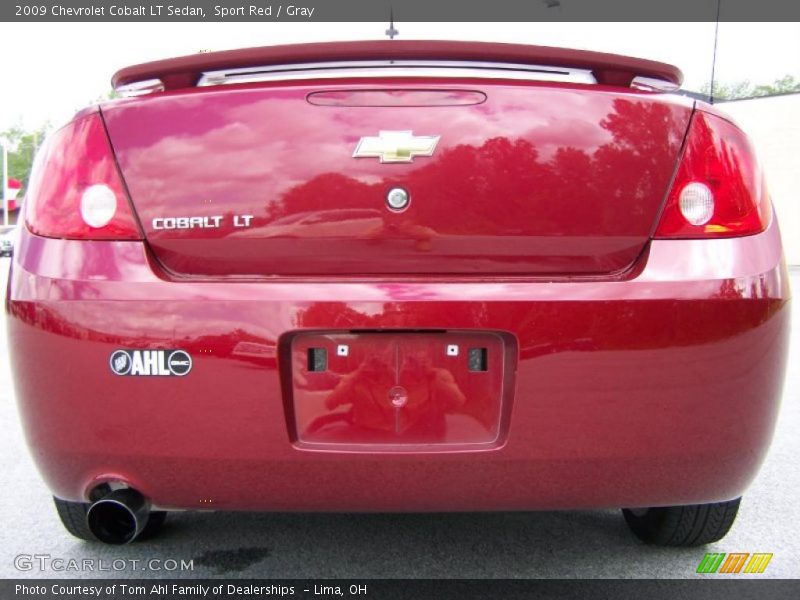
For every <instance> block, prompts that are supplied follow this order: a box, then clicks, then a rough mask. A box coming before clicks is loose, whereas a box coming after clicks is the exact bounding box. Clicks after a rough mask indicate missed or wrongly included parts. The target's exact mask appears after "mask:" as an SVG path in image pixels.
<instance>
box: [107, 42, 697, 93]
mask: <svg viewBox="0 0 800 600" xmlns="http://www.w3.org/2000/svg"><path fill="white" fill-rule="evenodd" d="M364 60H373V61H374V60H385V61H391V60H419V61H482V62H494V63H509V64H518V65H537V66H548V67H560V68H566V69H570V68H572V69H584V70H587V71H590V72H591V73H592V75H593V76H594V78H595V80H596V81H597V83H599V84H603V85H613V86H620V87H630V86H631V84H635V83H636V81H635V80H640V81H643V82H645V87H646V86H647V85H649V84H652V85H651V87H653V88H656V89H657V88H659V84H664V87H666V88H672V89H676V88H678V87H680V84H681V83H682V81H683V73H681V71H680V69H678V68H677V67H674V66H672V65H668V64H665V63H660V62H656V61H652V60H644V59H640V58H630V57H627V56H619V55H616V54H606V53H602V52H590V51H587V50H569V49H564V48H552V47H547V46H527V45H522V44H498V43H486V42H450V41H421V40H420V41H417V40H378V41H369V42H326V43H316V44H293V45H287V46H263V47H259V48H243V49H240V50H226V51H223V52H206V53H199V54H193V55H191V56H182V57H179V58H170V59H166V60H158V61H154V62H149V63H142V64H139V65H133V66H130V67H125V68H124V69H120V70H119V71H117V72H116V73H115V74H114V76H113V77H112V78H111V84H112V86H113V87H114V89H115V90H121V89H122V88H139V89H141V90H142V91H145V90H148V89H149V90H151V91H156V90H177V89H182V88H191V87H194V86H196V85H197V84H198V82H199V81H200V80H201V78H202V77H203V75H204V74H205V73H207V72H209V71H224V70H229V69H242V68H253V67H269V66H274V65H287V66H288V65H300V64H306V63H328V62H330V63H334V62H337V63H341V62H348V61H364Z"/></svg>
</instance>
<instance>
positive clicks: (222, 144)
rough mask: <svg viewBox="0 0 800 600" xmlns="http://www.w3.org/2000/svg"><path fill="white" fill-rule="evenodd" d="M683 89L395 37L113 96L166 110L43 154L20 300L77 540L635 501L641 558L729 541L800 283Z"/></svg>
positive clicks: (182, 70) (15, 285) (521, 50)
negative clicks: (289, 513) (280, 521)
mask: <svg viewBox="0 0 800 600" xmlns="http://www.w3.org/2000/svg"><path fill="white" fill-rule="evenodd" d="M680 77H681V76H680V72H679V71H678V70H677V69H675V68H674V67H670V66H668V65H662V64H659V63H652V62H649V61H640V60H635V59H628V58H624V57H616V56H611V55H601V54H596V53H588V52H575V51H563V50H556V49H549V48H536V47H526V46H512V45H502V44H474V43H469V44H466V43H443V42H441V43H436V42H397V41H394V42H371V43H348V44H316V45H305V46H286V47H274V48H262V49H253V50H246V51H236V52H227V53H217V54H203V55H198V56H195V57H187V58H184V59H173V60H171V61H163V62H160V63H152V64H149V65H140V66H137V67H131V68H129V69H124V70H123V71H121V72H119V73H118V74H117V75H116V76H115V83H116V84H117V85H119V86H123V87H127V90H128V91H132V90H133V91H138V92H150V93H145V94H142V95H138V96H136V97H133V98H129V99H125V100H120V101H116V102H113V103H110V104H107V105H103V106H101V107H95V108H91V109H87V110H86V111H83V112H82V113H80V114H79V115H77V116H76V118H75V119H74V120H73V121H72V122H71V123H70V124H68V125H66V126H65V127H64V128H62V129H61V130H60V131H58V132H57V133H55V134H54V135H53V136H52V137H51V139H50V140H49V142H48V144H47V146H46V148H45V149H44V150H43V151H42V154H41V155H40V157H39V159H38V166H37V169H36V171H35V173H34V175H33V176H32V178H31V183H30V185H29V189H28V193H27V204H26V207H27V208H26V216H25V223H26V226H25V229H24V230H23V231H22V232H21V236H20V243H19V249H18V250H17V252H16V254H15V257H14V264H13V268H12V275H11V278H10V284H9V295H8V303H7V310H8V315H9V335H10V336H11V338H12V342H13V344H14V347H15V352H14V355H13V357H12V358H13V361H14V371H15V374H16V375H15V377H16V387H17V397H18V400H19V403H20V407H21V413H22V418H23V420H24V424H25V429H26V433H27V436H28V441H29V443H30V445H31V448H32V450H33V454H34V457H35V458H36V460H37V462H38V464H39V467H40V469H41V471H42V473H43V475H44V477H45V479H46V481H47V483H48V484H49V486H50V488H51V489H52V491H53V494H54V495H55V497H56V505H57V507H58V510H59V513H60V514H61V515H62V518H64V521H65V524H66V525H67V527H68V529H70V531H71V532H72V533H74V534H76V535H78V536H79V537H87V538H88V537H95V538H98V539H100V540H102V541H107V542H116V543H119V542H127V541H130V540H132V539H134V538H135V537H136V536H137V535H139V533H141V532H142V531H144V530H146V529H147V528H148V527H150V528H151V529H153V528H155V527H157V525H158V524H160V522H161V520H163V514H164V512H163V511H165V510H169V509H191V508H197V509H208V508H215V509H220V510H226V509H227V510H236V509H258V510H303V511H308V510H321V511H434V510H435V511H442V510H445V511H455V510H529V509H544V508H548V509H549V508H588V507H626V508H630V510H626V511H625V517H626V519H627V520H628V522H629V524H630V525H631V527H632V528H633V530H634V532H635V533H636V534H637V535H639V537H641V538H642V539H644V540H646V541H650V542H655V543H662V544H672V545H686V544H701V543H706V542H708V541H713V540H715V539H719V538H720V537H721V536H722V535H724V534H725V532H726V531H727V529H728V528H729V527H730V525H731V523H732V522H733V517H734V516H735V514H736V508H737V507H738V502H739V500H738V499H739V497H740V496H741V494H742V493H743V491H744V490H745V488H746V487H747V485H748V483H749V482H750V480H751V479H752V478H753V476H754V475H755V472H756V470H757V469H758V466H759V464H760V463H761V461H762V459H763V457H764V455H765V453H766V451H767V448H768V445H769V441H770V437H771V434H772V430H773V426H774V422H775V417H776V414H777V409H778V402H779V399H780V395H781V386H782V379H783V372H784V365H785V359H786V351H787V334H788V326H789V323H788V318H789V311H788V300H789V290H788V279H787V275H786V270H785V266H784V264H783V259H782V250H781V242H780V235H779V232H778V225H777V223H776V221H775V219H774V215H773V214H772V212H771V208H770V206H771V205H770V201H769V197H768V193H767V190H766V188H765V185H764V181H763V177H762V174H761V172H760V170H759V167H758V163H757V161H756V159H755V156H754V154H753V151H752V148H751V146H750V144H749V142H748V140H747V138H746V137H745V135H744V134H743V133H742V132H741V131H740V130H739V129H738V128H737V127H736V125H734V124H732V123H731V122H730V121H729V120H728V119H727V118H726V117H725V116H724V115H722V114H720V113H719V112H717V111H716V110H715V109H713V108H712V107H710V106H708V105H705V104H702V103H694V102H693V101H690V100H688V99H686V98H682V97H679V96H675V95H670V94H666V93H663V92H660V91H658V89H654V88H668V87H675V86H676V85H677V84H679V83H680ZM41 365H48V369H47V370H43V369H41ZM75 523H77V525H76V524H75ZM687 524H690V525H688V526H687Z"/></svg>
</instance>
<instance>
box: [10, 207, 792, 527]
mask: <svg viewBox="0 0 800 600" xmlns="http://www.w3.org/2000/svg"><path fill="white" fill-rule="evenodd" d="M158 273H159V270H158V268H157V266H155V265H153V264H152V262H151V259H150V257H149V255H148V253H147V251H146V248H145V246H144V245H143V244H141V243H139V242H89V243H87V242H79V241H65V240H51V239H45V238H39V237H35V236H32V235H31V234H30V233H28V232H26V231H22V232H21V236H20V244H19V250H18V252H17V253H16V254H15V257H14V262H13V268H12V274H11V277H10V283H9V295H8V303H7V311H8V318H9V336H10V340H9V341H10V345H11V347H13V348H14V351H13V352H12V353H11V355H12V366H13V370H14V379H15V385H16V395H17V399H18V403H19V406H20V413H21V416H22V420H23V425H24V428H25V432H26V436H27V439H28V443H29V445H30V447H31V451H32V454H33V456H34V458H35V460H36V462H37V464H38V466H39V468H40V470H41V472H42V474H43V476H44V478H45V480H46V482H47V483H48V485H49V486H50V488H51V489H52V491H53V493H54V494H55V495H57V496H59V497H62V498H64V499H69V500H85V499H86V497H87V494H88V491H89V490H90V489H91V488H92V487H93V486H94V485H96V484H97V483H99V482H101V481H105V480H109V479H112V480H114V479H119V480H124V481H126V482H128V483H129V484H130V485H132V486H134V487H135V488H137V489H139V490H140V491H141V492H142V493H143V494H145V495H146V496H148V497H149V498H151V499H152V501H153V502H154V504H156V505H157V506H161V507H165V508H203V509H207V508H219V509H269V510H348V511H350V510H355V511H361V510H365V511H373V510H483V509H491V510H495V509H502V510H505V509H509V510H514V509H536V508H582V507H616V506H629V507H634V506H655V505H675V504H688V503H700V502H710V501H719V500H724V499H730V498H733V497H736V496H738V495H740V494H742V492H743V491H744V489H745V488H746V486H747V485H748V483H749V482H750V481H751V479H752V478H753V477H754V475H755V473H756V471H757V469H758V466H759V465H760V463H761V461H762V460H763V458H764V455H765V453H766V451H767V448H768V445H769V441H770V438H771V435H772V431H773V427H774V422H775V417H776V414H777V411H778V405H779V400H780V396H781V388H782V383H783V373H784V368H785V360H786V354H787V343H788V330H789V310H788V300H789V290H788V279H787V274H786V269H785V266H784V265H783V261H782V255H781V246H780V235H779V233H778V228H777V225H775V224H774V223H773V225H772V226H771V227H770V228H769V229H768V230H767V231H765V232H764V233H762V234H760V235H757V236H751V237H747V238H739V239H731V240H713V241H709V240H687V241H656V242H653V243H652V244H651V247H650V250H649V255H648V257H647V259H646V265H645V266H644V268H643V270H642V271H641V272H640V273H639V274H638V275H637V276H636V277H635V278H633V279H631V280H628V281H605V282H604V281H563V282H546V281H543V280H527V281H526V280H523V279H517V280H509V279H503V280H500V279H498V280H481V281H478V282H474V281H465V280H461V281H458V280H452V281H443V280H436V281H406V282H398V281H391V280H383V281H380V280H370V281H355V280H352V281H341V282H324V283H321V282H314V281H287V280H281V281H274V282H214V283H206V282H188V281H186V282H176V281H168V280H166V279H164V278H161V277H160V276H159V274H158ZM352 329H370V330H372V329H398V330H407V329H446V330H488V331H497V332H503V333H504V335H506V336H507V337H508V338H509V339H512V340H513V341H514V344H513V346H514V356H513V357H512V358H513V360H511V361H509V369H511V370H512V375H513V382H512V383H513V387H512V391H513V393H512V394H511V397H510V401H509V403H508V405H507V406H506V407H505V408H504V410H506V411H507V413H506V416H507V418H506V419H505V420H504V422H503V424H502V431H501V437H500V438H499V440H500V443H498V444H496V445H493V446H492V447H489V448H486V449H458V448H454V449H440V450H438V451H425V450H421V449H415V450H413V451H396V452H375V451H374V449H372V450H371V449H369V448H365V449H363V450H358V449H353V448H349V449H347V451H335V450H334V451H332V450H330V449H325V450H319V449H313V448H308V447H304V446H303V444H301V443H298V442H297V440H296V439H294V436H293V433H292V425H291V422H290V421H291V419H288V418H287V414H288V412H287V407H288V406H289V405H290V404H291V398H288V397H287V393H286V390H285V387H284V388H282V385H281V383H282V381H284V383H285V381H286V379H287V373H286V372H285V371H286V366H285V361H282V359H281V356H282V352H283V350H282V344H283V342H284V340H286V339H287V335H290V334H291V333H292V332H297V331H304V330H336V331H348V330H352ZM243 341H244V342H246V344H245V345H244V346H242V345H241V344H240V342H243ZM118 348H183V349H186V350H188V351H189V352H190V353H191V354H192V359H193V362H194V366H193V369H192V371H191V373H190V374H189V376H187V377H165V378H147V377H141V378H139V377H118V376H115V375H114V374H113V373H112V372H111V371H110V369H109V368H108V361H109V356H110V355H111V353H112V352H113V351H114V350H116V349H118ZM282 369H283V373H282Z"/></svg>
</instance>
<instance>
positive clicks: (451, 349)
mask: <svg viewBox="0 0 800 600" xmlns="http://www.w3.org/2000/svg"><path fill="white" fill-rule="evenodd" d="M447 356H458V345H457V344H448V345H447Z"/></svg>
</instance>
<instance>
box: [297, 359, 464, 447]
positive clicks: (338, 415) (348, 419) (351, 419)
mask: <svg viewBox="0 0 800 600" xmlns="http://www.w3.org/2000/svg"><path fill="white" fill-rule="evenodd" d="M399 381H400V382H401V384H405V383H406V382H408V384H407V385H406V387H405V391H406V396H407V400H406V401H405V403H404V404H403V405H402V406H395V405H393V404H392V399H391V396H390V390H392V388H393V387H395V383H396V382H395V373H394V368H393V366H392V365H390V364H389V363H388V362H387V361H385V360H384V359H382V358H381V357H379V356H371V357H369V358H367V359H366V360H365V361H364V362H362V363H361V365H360V366H359V368H358V369H357V370H356V371H354V372H353V373H350V374H349V375H346V376H344V377H343V378H342V380H341V381H340V382H339V383H338V385H337V386H336V388H334V390H333V391H332V392H331V394H330V395H329V396H328V398H327V399H326V400H325V406H326V407H327V408H328V409H329V410H331V411H333V410H335V409H337V408H338V407H340V406H342V407H349V408H348V410H347V411H346V412H333V413H330V414H328V415H323V416H322V417H319V418H317V419H315V420H314V421H313V422H312V423H311V425H309V427H308V433H313V432H316V431H320V430H321V429H323V428H324V427H326V426H328V425H332V424H334V423H347V424H348V425H350V426H352V427H354V428H357V429H360V430H363V433H364V434H365V435H369V434H370V433H371V432H394V433H395V434H397V435H398V436H402V438H403V441H413V440H414V439H419V440H420V441H422V440H424V441H427V442H430V441H433V440H438V439H443V438H444V436H445V434H446V426H447V423H446V420H445V415H446V414H448V413H452V412H455V411H457V410H459V409H461V408H462V407H463V406H464V404H465V403H466V397H465V396H464V394H463V392H462V391H461V390H460V389H459V387H458V385H457V383H456V381H455V378H454V377H453V375H452V373H450V372H449V371H448V370H447V369H443V368H436V367H433V366H431V364H430V359H429V358H427V357H423V358H421V359H420V358H418V357H417V356H414V355H411V356H408V357H407V358H406V359H405V360H404V361H403V364H402V367H401V369H400V377H399Z"/></svg>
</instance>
